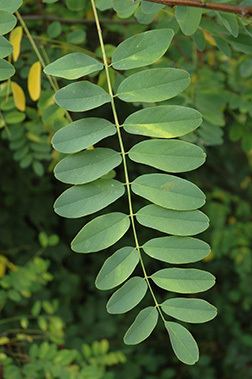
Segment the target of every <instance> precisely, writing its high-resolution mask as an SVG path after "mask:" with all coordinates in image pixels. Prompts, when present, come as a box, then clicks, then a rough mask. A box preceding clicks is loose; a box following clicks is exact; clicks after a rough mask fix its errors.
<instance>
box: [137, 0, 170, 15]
mask: <svg viewBox="0 0 252 379" xmlns="http://www.w3.org/2000/svg"><path fill="white" fill-rule="evenodd" d="M164 7H165V5H163V4H156V3H151V2H149V1H145V0H142V1H141V9H142V11H143V13H145V14H156V13H157V12H159V11H160V10H161V9H162V8H164Z"/></svg>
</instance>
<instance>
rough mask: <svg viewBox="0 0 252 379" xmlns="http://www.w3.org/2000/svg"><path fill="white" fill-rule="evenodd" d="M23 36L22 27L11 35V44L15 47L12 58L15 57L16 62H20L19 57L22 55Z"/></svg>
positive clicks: (17, 28)
mask: <svg viewBox="0 0 252 379" xmlns="http://www.w3.org/2000/svg"><path fill="white" fill-rule="evenodd" d="M22 36H23V28H22V26H17V27H16V28H15V29H13V30H12V31H11V33H10V43H11V44H12V46H13V52H12V56H13V60H14V62H16V61H17V60H18V57H19V54H20V48H21V41H22Z"/></svg>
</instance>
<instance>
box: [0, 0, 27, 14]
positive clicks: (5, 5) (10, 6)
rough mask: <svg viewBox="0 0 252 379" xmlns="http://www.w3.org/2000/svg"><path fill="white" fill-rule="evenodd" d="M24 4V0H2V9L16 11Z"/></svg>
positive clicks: (10, 11) (0, 9) (0, 8)
mask: <svg viewBox="0 0 252 379" xmlns="http://www.w3.org/2000/svg"><path fill="white" fill-rule="evenodd" d="M22 4H23V1H22V0H1V2H0V11H5V12H9V13H14V12H16V11H17V10H18V8H20V7H21V5H22Z"/></svg>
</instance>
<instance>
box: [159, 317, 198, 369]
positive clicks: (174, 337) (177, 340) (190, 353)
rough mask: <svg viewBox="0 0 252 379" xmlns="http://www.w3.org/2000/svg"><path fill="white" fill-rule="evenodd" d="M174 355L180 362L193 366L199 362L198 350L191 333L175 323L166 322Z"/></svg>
mask: <svg viewBox="0 0 252 379" xmlns="http://www.w3.org/2000/svg"><path fill="white" fill-rule="evenodd" d="M165 327H166V329H167V331H168V334H169V337H170V341H171V345H172V348H173V351H174V353H175V354H176V356H177V357H178V359H179V360H180V361H182V362H183V363H185V364H187V365H194V364H195V363H196V362H197V361H198V360H199V348H198V345H197V343H196V341H195V339H194V338H193V336H192V335H191V333H190V332H189V331H188V330H187V329H186V328H185V327H184V326H182V325H180V324H178V323H177V322H166V323H165Z"/></svg>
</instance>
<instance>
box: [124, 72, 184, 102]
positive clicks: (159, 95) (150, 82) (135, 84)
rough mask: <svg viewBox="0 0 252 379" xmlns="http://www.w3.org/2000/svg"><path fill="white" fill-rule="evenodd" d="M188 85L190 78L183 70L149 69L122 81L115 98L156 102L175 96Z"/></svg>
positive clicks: (128, 100) (127, 100)
mask: <svg viewBox="0 0 252 379" xmlns="http://www.w3.org/2000/svg"><path fill="white" fill-rule="evenodd" d="M189 83H190V76H189V74H188V72H186V71H184V70H180V69H177V68H151V69H149V70H144V71H140V72H137V73H135V74H132V75H131V76H129V77H128V78H126V79H124V80H123V81H122V83H121V84H120V85H119V87H118V91H117V96H118V97H119V99H121V100H123V101H126V102H147V103H152V102H158V101H163V100H168V99H171V98H172V97H174V96H177V95H178V94H179V93H181V92H182V91H183V90H184V89H185V88H186V87H188V85H189Z"/></svg>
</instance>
